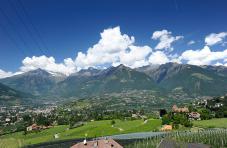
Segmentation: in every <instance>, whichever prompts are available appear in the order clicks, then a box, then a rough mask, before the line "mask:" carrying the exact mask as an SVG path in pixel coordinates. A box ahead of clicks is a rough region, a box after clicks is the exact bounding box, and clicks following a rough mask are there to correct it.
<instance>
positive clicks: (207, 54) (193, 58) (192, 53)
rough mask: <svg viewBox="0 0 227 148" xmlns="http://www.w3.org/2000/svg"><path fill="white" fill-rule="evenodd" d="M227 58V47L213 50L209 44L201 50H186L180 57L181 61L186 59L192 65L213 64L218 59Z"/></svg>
mask: <svg viewBox="0 0 227 148" xmlns="http://www.w3.org/2000/svg"><path fill="white" fill-rule="evenodd" d="M225 58H227V49H226V50H223V51H211V50H210V48H209V47H208V46H205V47H204V48H203V49H200V50H186V51H185V52H183V53H182V55H181V56H180V57H179V59H180V60H181V61H186V63H188V64H192V65H211V64H213V62H215V61H218V60H224V59H225Z"/></svg>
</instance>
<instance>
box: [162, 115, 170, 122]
mask: <svg viewBox="0 0 227 148" xmlns="http://www.w3.org/2000/svg"><path fill="white" fill-rule="evenodd" d="M170 123H171V118H170V117H169V115H168V114H166V115H164V116H163V117H162V124H163V125H164V124H170Z"/></svg>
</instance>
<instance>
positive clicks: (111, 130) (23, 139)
mask: <svg viewBox="0 0 227 148" xmlns="http://www.w3.org/2000/svg"><path fill="white" fill-rule="evenodd" d="M115 122H116V123H115V124H114V126H112V125H111V120H102V121H93V122H87V123H86V124H85V125H84V126H81V127H77V128H74V129H69V128H68V127H69V126H67V125H61V126H55V127H53V128H50V129H47V130H43V131H40V132H36V133H35V132H34V133H29V134H27V135H24V134H23V132H17V133H13V134H8V135H4V136H1V137H0V148H16V147H21V146H24V145H30V144H37V143H42V142H47V141H54V140H55V139H54V134H56V133H59V139H57V140H63V139H73V138H84V137H85V135H87V137H100V136H107V135H114V134H125V133H134V132H148V131H153V130H156V129H159V128H160V127H161V120H159V119H149V120H148V121H147V122H144V121H143V120H132V121H121V120H115Z"/></svg>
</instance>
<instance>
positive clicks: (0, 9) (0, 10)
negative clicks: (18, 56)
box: [0, 7, 29, 49]
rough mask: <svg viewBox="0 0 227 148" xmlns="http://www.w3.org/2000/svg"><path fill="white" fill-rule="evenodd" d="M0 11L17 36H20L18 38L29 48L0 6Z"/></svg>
mask: <svg viewBox="0 0 227 148" xmlns="http://www.w3.org/2000/svg"><path fill="white" fill-rule="evenodd" d="M0 12H1V13H2V15H3V16H4V17H5V18H6V19H7V22H8V23H9V24H10V25H11V26H12V28H13V30H14V31H15V32H16V34H17V36H18V37H19V38H20V40H21V41H22V43H23V44H24V46H25V47H26V48H28V49H29V47H28V45H27V43H26V42H25V40H24V38H23V36H22V35H21V33H20V32H18V31H17V29H15V28H14V27H15V26H14V24H13V23H12V22H11V20H10V18H9V17H8V16H7V14H6V13H5V12H4V10H3V9H2V8H1V7H0ZM5 29H7V28H5Z"/></svg>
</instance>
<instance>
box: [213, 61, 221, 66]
mask: <svg viewBox="0 0 227 148" xmlns="http://www.w3.org/2000/svg"><path fill="white" fill-rule="evenodd" d="M214 65H215V66H223V64H222V63H220V62H217V63H215V64H214Z"/></svg>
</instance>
